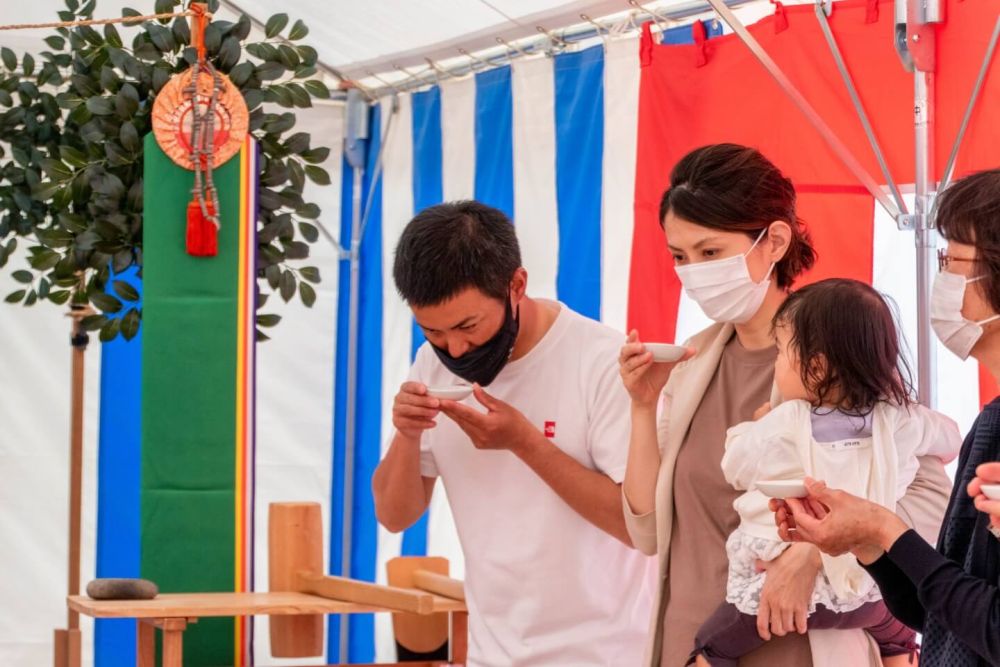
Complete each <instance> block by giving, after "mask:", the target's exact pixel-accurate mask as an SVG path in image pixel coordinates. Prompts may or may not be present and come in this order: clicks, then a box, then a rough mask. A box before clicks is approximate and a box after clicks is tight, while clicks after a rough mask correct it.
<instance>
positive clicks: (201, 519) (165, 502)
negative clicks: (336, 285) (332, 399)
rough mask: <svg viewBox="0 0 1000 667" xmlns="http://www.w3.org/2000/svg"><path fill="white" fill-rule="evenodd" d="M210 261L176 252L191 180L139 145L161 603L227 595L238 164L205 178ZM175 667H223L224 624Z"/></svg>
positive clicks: (208, 624) (145, 539)
mask: <svg viewBox="0 0 1000 667" xmlns="http://www.w3.org/2000/svg"><path fill="white" fill-rule="evenodd" d="M214 179H215V184H216V187H217V188H218V192H219V203H220V209H221V217H220V221H221V230H220V232H219V254H218V256H217V257H207V258H206V257H192V256H190V255H188V254H187V252H186V250H185V229H186V224H187V223H186V215H187V204H188V202H189V201H190V200H191V188H192V185H193V182H194V173H193V172H191V171H188V170H186V169H182V168H181V167H178V166H177V165H175V164H174V163H173V162H171V160H170V159H169V158H168V157H167V156H166V155H165V154H164V153H163V151H162V150H160V147H159V146H158V145H157V143H156V140H155V138H154V137H153V135H152V133H150V135H148V136H147V137H146V139H145V175H144V180H145V182H144V211H145V213H144V220H143V230H144V231H143V254H144V262H143V314H142V315H143V323H142V327H143V332H142V336H143V359H142V364H143V368H142V482H141V531H142V538H141V545H142V546H141V548H142V566H141V571H142V576H143V577H145V578H148V579H151V580H152V581H154V582H156V583H157V585H158V586H159V587H160V591H161V592H164V593H176V592H203V591H232V590H233V589H234V577H235V574H234V567H235V565H234V563H235V549H236V546H235V543H234V540H235V495H234V494H235V475H236V449H235V444H234V443H235V441H236V362H237V299H238V294H239V291H238V273H239V263H238V262H239V256H238V255H239V242H238V231H239V230H238V221H239V206H240V201H239V198H240V157H239V155H236V156H234V157H233V158H232V159H230V160H229V161H228V162H227V163H226V164H224V165H222V167H220V168H219V169H217V170H216V171H215V173H214ZM184 655H185V660H184V664H185V665H189V666H199V667H200V666H216V665H232V664H233V663H234V632H233V620H232V619H229V618H225V619H204V620H201V621H199V622H198V623H197V624H195V625H192V626H190V627H189V629H188V630H187V631H186V632H185V633H184Z"/></svg>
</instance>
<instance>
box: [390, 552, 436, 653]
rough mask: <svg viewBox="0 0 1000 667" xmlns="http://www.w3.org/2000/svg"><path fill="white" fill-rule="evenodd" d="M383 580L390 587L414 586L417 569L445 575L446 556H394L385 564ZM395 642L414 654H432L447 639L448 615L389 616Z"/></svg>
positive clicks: (401, 614) (399, 614)
mask: <svg viewBox="0 0 1000 667" xmlns="http://www.w3.org/2000/svg"><path fill="white" fill-rule="evenodd" d="M385 567H386V579H387V580H388V582H389V583H390V584H391V585H393V586H400V587H403V588H411V587H415V581H414V577H415V575H416V573H417V572H418V571H421V572H428V573H437V574H439V575H443V576H447V574H448V559H446V558H440V557H435V556H425V557H400V558H393V559H391V560H390V561H389V562H388V563H386V565H385ZM392 630H393V635H395V637H396V641H397V642H399V644H400V645H401V646H403V647H405V648H407V649H408V650H410V651H413V652H414V653H424V654H426V653H432V652H434V651H436V650H438V649H440V648H441V647H442V646H444V644H445V643H446V642H447V641H448V614H428V615H418V614H412V613H411V614H404V613H396V614H393V615H392Z"/></svg>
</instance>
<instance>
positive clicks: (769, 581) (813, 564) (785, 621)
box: [757, 544, 823, 641]
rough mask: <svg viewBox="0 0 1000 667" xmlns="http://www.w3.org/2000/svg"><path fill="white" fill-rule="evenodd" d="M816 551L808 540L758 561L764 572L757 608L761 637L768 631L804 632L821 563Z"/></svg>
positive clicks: (764, 637)
mask: <svg viewBox="0 0 1000 667" xmlns="http://www.w3.org/2000/svg"><path fill="white" fill-rule="evenodd" d="M822 566H823V565H822V561H821V560H820V557H819V551H818V550H817V549H816V548H815V547H813V546H812V545H809V544H793V545H792V546H790V547H788V549H786V550H785V552H784V553H783V554H781V555H780V556H778V557H777V558H775V559H774V560H772V561H757V568H758V569H759V570H762V571H764V572H767V577H765V578H764V588H763V590H761V592H760V607H759V608H758V610H757V633H758V634H759V635H760V638H761V639H763V640H764V641H768V640H770V639H771V634H772V633H773V634H775V635H778V636H779V637H784V636H785V635H786V634H788V633H790V632H798V633H799V634H805V632H806V630H807V629H808V627H807V623H806V620H807V619H808V617H809V603H810V601H811V600H812V594H813V589H814V588H815V586H816V575H817V574H818V573H819V570H820V568H821V567H822Z"/></svg>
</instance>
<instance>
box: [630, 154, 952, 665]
mask: <svg viewBox="0 0 1000 667" xmlns="http://www.w3.org/2000/svg"><path fill="white" fill-rule="evenodd" d="M660 221H661V224H662V226H663V230H664V234H665V242H666V244H667V247H668V248H669V251H670V253H671V254H672V255H673V258H674V266H675V270H676V272H677V276H678V278H679V279H680V281H681V284H682V286H683V288H684V290H685V292H686V293H687V295H688V296H689V297H690V298H691V299H693V300H694V301H695V302H697V303H698V305H699V306H700V307H701V308H702V310H704V312H705V314H706V315H708V316H709V317H710V318H712V319H713V320H715V322H716V324H714V325H712V326H710V327H709V328H708V329H706V330H704V331H702V332H701V333H699V334H697V335H695V336H694V337H692V338H691V339H690V340H689V341H687V343H686V345H687V346H688V347H689V351H688V356H687V357H685V359H684V360H683V361H681V362H679V363H677V364H663V363H654V362H653V359H652V355H651V353H649V352H648V351H647V350H646V349H645V347H644V345H643V343H642V342H641V341H640V339H639V336H640V334H641V332H635V331H633V332H631V333H630V335H629V339H628V342H627V343H626V344H625V346H624V347H623V348H622V352H621V357H620V363H621V375H622V379H623V381H624V383H625V386H626V388H627V389H628V391H629V394H630V395H631V398H632V435H631V441H630V444H629V460H628V467H627V470H626V473H625V481H624V484H623V486H622V490H623V502H624V510H625V520H626V525H627V526H628V528H629V534H630V536H631V537H632V543H633V544H634V545H635V546H636V547H637V548H638V549H640V550H642V551H644V552H646V553H649V554H657V555H658V558H659V563H660V569H659V582H660V585H659V595H658V603H657V604H656V605H655V606H654V610H655V611H654V616H653V619H652V623H651V631H650V641H649V646H648V649H647V652H646V659H645V663H644V664H645V665H648V666H650V667H656V666H660V667H681V666H682V665H684V664H685V662H686V661H687V659H688V656H689V654H690V652H691V649H692V647H693V646H694V637H695V633H696V632H697V630H698V628H699V627H700V626H701V624H702V623H703V622H704V621H705V620H706V619H707V618H708V617H709V616H710V615H711V614H712V612H713V611H714V610H715V608H716V606H717V605H718V604H719V603H720V602H721V601H722V600H724V599H725V590H726V580H727V570H728V561H727V557H726V548H725V543H726V539H727V537H728V536H729V534H730V533H732V531H733V530H734V529H735V528H736V526H737V524H738V523H739V518H738V515H737V513H736V511H735V510H734V509H733V501H734V500H736V498H737V497H738V496H739V494H740V492H738V491H736V490H734V489H733V488H732V487H731V486H730V485H729V484H728V483H727V482H726V480H725V478H724V477H723V473H722V469H721V461H722V456H723V453H724V445H725V439H726V431H727V429H728V428H729V427H731V426H734V425H736V424H738V423H740V422H744V421H747V420H750V419H752V418H753V416H754V412H755V410H756V409H757V408H759V407H761V406H762V404H765V403H767V402H769V401H777V400H779V397H778V396H777V395H776V393H775V390H774V386H773V385H774V362H775V359H776V357H777V348H776V346H775V340H774V336H773V332H772V326H771V321H772V319H773V317H774V315H775V313H776V312H777V311H778V308H779V306H780V305H781V304H782V302H783V301H784V300H785V298H786V296H787V292H788V290H789V288H790V287H791V285H792V283H793V282H794V281H795V279H796V278H797V277H798V276H799V275H801V274H802V273H803V272H805V271H806V270H808V269H809V268H810V267H811V266H812V265H813V262H814V260H815V253H814V251H813V248H812V245H811V243H810V239H809V235H808V233H807V231H806V229H805V228H804V226H803V225H802V224H801V222H800V221H799V219H798V217H797V215H796V210H795V189H794V187H793V186H792V183H791V182H790V181H789V180H788V179H787V178H785V177H784V176H783V175H782V174H781V172H780V171H779V170H778V168H777V167H775V166H774V165H773V164H771V163H770V162H769V161H768V160H767V159H766V158H765V157H764V156H763V155H761V154H760V153H759V152H758V151H756V150H754V149H752V148H747V147H745V146H737V145H733V144H720V145H714V146H706V147H703V148H699V149H697V150H695V151H693V152H691V153H689V154H688V155H687V156H685V157H684V158H683V159H682V160H681V161H680V162H679V163H678V164H677V165H676V166H675V167H674V170H673V172H672V174H671V178H670V186H669V188H668V189H667V191H666V192H665V193H664V195H663V199H662V201H661V204H660ZM658 414H659V416H658ZM949 486H950V485H949V482H948V479H947V477H946V476H945V474H944V470H943V467H942V466H941V463H940V461H939V460H937V459H933V460H927V461H922V462H921V470H920V472H919V473H918V475H917V478H916V480H915V481H914V483H913V484H912V485H911V486H910V487H909V490H908V492H907V494H906V496H905V497H904V498H903V499H902V500H901V501H900V503H899V507H900V512H901V514H902V515H903V516H905V517H907V519H908V522H909V525H912V526H914V527H916V528H917V529H918V530H920V531H922V532H923V533H924V534H926V535H927V536H928V537H931V536H932V535H933V534H936V532H937V529H938V527H939V526H940V521H941V517H942V516H943V514H944V508H945V504H946V501H947V488H948V487H949ZM820 563H821V559H820V554H819V551H818V550H817V549H815V548H814V547H812V546H811V545H794V546H793V547H792V548H789V549H788V550H786V551H785V552H784V553H782V554H781V555H780V556H779V557H778V558H776V559H775V560H773V561H771V562H768V563H762V564H761V566H762V567H764V568H765V569H766V572H767V576H766V578H765V584H764V589H763V592H762V593H761V601H760V605H759V608H760V613H759V614H758V629H759V631H760V633H761V636H762V637H763V636H765V635H766V636H768V637H773V638H772V639H771V641H769V642H768V643H767V644H765V645H764V646H763V647H762V648H760V649H758V650H757V651H755V652H754V653H752V654H750V655H748V656H747V657H745V658H743V659H742V660H741V661H740V665H741V666H743V667H758V666H759V667H763V666H765V665H766V666H767V667H802V666H803V665H810V664H812V665H823V666H826V665H831V666H832V665H837V666H838V667H840V666H843V665H851V666H852V667H863V666H864V665H868V664H872V665H877V664H879V663H878V662H877V659H878V657H877V656H878V653H877V651H876V652H875V653H874V654H871V655H872V656H873V659H872V660H869V655H870V653H869V650H870V647H869V644H868V643H867V640H866V639H865V635H864V634H863V633H861V631H858V630H851V631H846V630H845V631H837V630H826V631H816V632H811V633H809V634H808V636H804V635H805V633H806V631H807V624H806V618H807V611H808V605H809V602H810V599H811V597H812V593H813V585H814V582H815V580H816V574H817V572H818V571H819V569H820V567H821V565H820Z"/></svg>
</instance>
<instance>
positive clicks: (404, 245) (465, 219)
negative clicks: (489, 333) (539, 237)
mask: <svg viewBox="0 0 1000 667" xmlns="http://www.w3.org/2000/svg"><path fill="white" fill-rule="evenodd" d="M520 266H521V248H520V246H519V245H518V243H517V235H516V234H515V233H514V225H512V224H511V222H510V220H509V219H508V218H507V216H506V215H504V213H503V211H500V210H497V209H495V208H493V207H492V206H486V205H485V204H481V203H479V202H477V201H456V202H448V203H445V204H438V205H436V206H431V207H429V208H425V209H424V210H423V211H421V212H420V213H418V214H417V215H416V217H414V218H413V220H411V221H410V222H409V224H407V225H406V229H404V230H403V234H402V236H400V238H399V243H398V244H397V245H396V259H395V263H394V265H393V268H392V275H393V278H394V279H395V281H396V289H397V290H399V294H400V296H402V297H403V299H404V300H405V301H406V302H407V303H408V304H409V305H411V306H418V307H423V306H435V305H437V304H440V303H443V302H445V301H447V300H448V299H450V298H452V297H454V296H455V295H457V294H458V293H459V292H461V291H462V290H464V289H466V288H469V287H474V288H476V289H478V290H479V291H481V292H482V293H483V294H486V295H487V296H490V297H493V298H495V299H500V300H504V299H507V297H508V294H509V293H510V281H511V279H512V278H513V277H514V272H515V271H517V269H518V268H520Z"/></svg>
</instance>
